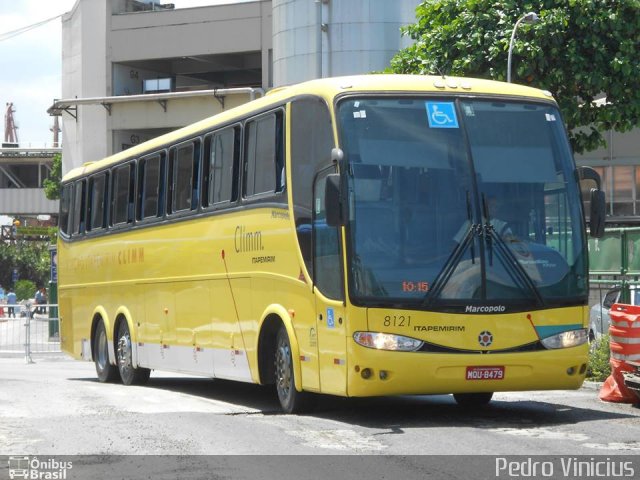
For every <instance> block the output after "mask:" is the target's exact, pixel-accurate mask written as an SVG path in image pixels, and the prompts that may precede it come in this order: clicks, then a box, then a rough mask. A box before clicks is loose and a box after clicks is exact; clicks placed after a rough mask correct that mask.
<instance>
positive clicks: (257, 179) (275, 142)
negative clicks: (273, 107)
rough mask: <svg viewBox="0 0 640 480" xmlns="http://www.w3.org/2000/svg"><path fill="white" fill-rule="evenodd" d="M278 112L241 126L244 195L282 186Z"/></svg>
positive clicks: (281, 123)
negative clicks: (244, 127)
mask: <svg viewBox="0 0 640 480" xmlns="http://www.w3.org/2000/svg"><path fill="white" fill-rule="evenodd" d="M283 131H284V129H283V115H282V112H280V111H278V112H273V113H269V114H267V115H263V116H261V117H258V118H256V119H255V120H251V121H249V122H247V125H246V130H245V146H246V148H245V152H246V153H245V165H244V174H245V175H244V194H245V197H251V196H254V195H262V194H268V193H272V194H273V193H278V192H281V191H283V190H284V178H285V176H284V174H285V172H284V134H283Z"/></svg>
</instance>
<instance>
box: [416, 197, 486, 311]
mask: <svg viewBox="0 0 640 480" xmlns="http://www.w3.org/2000/svg"><path fill="white" fill-rule="evenodd" d="M466 223H467V224H468V228H467V231H466V233H465V235H464V237H463V238H462V240H461V241H460V243H458V245H457V246H456V248H454V249H453V252H452V253H451V255H450V256H449V258H448V259H447V261H446V262H445V263H444V268H443V269H442V270H441V271H440V273H439V274H438V276H437V277H436V279H435V280H434V281H433V287H432V288H431V289H429V291H428V292H427V294H426V295H425V296H424V299H423V301H422V304H423V305H424V306H425V307H429V306H431V304H432V303H433V299H435V298H438V296H439V295H440V293H441V292H442V289H443V288H444V287H445V285H446V284H447V282H448V281H449V279H450V278H451V276H452V275H453V273H454V272H455V270H456V268H457V267H458V264H459V263H460V260H461V259H462V256H463V255H464V252H466V250H467V247H468V246H469V244H471V246H470V247H469V253H470V254H471V263H472V264H475V263H476V254H475V237H477V236H478V235H480V234H481V232H482V225H479V224H475V223H473V212H472V211H471V199H470V198H469V191H468V190H467V221H466Z"/></svg>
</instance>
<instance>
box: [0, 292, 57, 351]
mask: <svg viewBox="0 0 640 480" xmlns="http://www.w3.org/2000/svg"><path fill="white" fill-rule="evenodd" d="M60 352H61V350H60V318H59V317H58V305H57V304H44V305H33V304H17V305H6V304H2V305H0V355H4V354H9V355H24V359H25V361H26V362H27V363H33V359H32V355H39V354H48V353H60Z"/></svg>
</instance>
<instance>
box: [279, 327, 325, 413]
mask: <svg viewBox="0 0 640 480" xmlns="http://www.w3.org/2000/svg"><path fill="white" fill-rule="evenodd" d="M275 373H276V391H277V393H278V400H279V401H280V406H281V407H282V410H283V411H284V412H285V413H302V412H305V411H308V410H310V409H311V408H312V407H313V403H314V400H315V399H314V397H313V396H312V394H310V393H306V392H298V391H297V390H296V385H295V380H294V369H293V358H292V356H291V342H290V341H289V335H288V334H287V330H286V329H285V328H284V326H281V327H280V329H279V330H278V336H277V339H276V352H275Z"/></svg>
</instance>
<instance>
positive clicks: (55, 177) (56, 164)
mask: <svg viewBox="0 0 640 480" xmlns="http://www.w3.org/2000/svg"><path fill="white" fill-rule="evenodd" d="M61 179H62V155H60V154H57V155H55V156H54V157H53V163H52V166H51V173H50V174H49V178H46V179H45V180H44V181H43V182H42V186H43V187H44V195H45V196H46V197H47V198H48V199H49V200H58V199H59V198H60V180H61Z"/></svg>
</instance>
